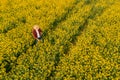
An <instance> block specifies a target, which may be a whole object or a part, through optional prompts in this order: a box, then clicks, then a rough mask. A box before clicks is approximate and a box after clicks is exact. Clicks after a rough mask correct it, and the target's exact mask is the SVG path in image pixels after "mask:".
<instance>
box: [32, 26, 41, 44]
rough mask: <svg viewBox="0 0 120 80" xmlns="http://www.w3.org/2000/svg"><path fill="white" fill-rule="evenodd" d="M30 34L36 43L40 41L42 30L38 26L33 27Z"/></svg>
mask: <svg viewBox="0 0 120 80" xmlns="http://www.w3.org/2000/svg"><path fill="white" fill-rule="evenodd" d="M32 34H33V37H34V38H35V40H36V42H37V41H40V40H41V39H42V30H41V29H40V28H39V26H38V25H34V26H33V30H32Z"/></svg>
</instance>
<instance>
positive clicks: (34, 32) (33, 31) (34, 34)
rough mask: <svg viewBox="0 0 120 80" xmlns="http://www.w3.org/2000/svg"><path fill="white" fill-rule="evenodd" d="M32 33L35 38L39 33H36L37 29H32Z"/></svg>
mask: <svg viewBox="0 0 120 80" xmlns="http://www.w3.org/2000/svg"><path fill="white" fill-rule="evenodd" d="M32 34H33V37H34V38H35V39H37V33H36V31H35V29H33V30H32Z"/></svg>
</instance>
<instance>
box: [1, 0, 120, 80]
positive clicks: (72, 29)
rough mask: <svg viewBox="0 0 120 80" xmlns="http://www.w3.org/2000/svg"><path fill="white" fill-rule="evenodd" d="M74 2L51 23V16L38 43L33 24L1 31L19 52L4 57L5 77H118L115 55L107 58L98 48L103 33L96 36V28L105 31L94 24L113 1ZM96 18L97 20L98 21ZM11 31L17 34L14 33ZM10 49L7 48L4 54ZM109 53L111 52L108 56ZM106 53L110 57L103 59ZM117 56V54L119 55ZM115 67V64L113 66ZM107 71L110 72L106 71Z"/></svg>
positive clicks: (46, 78)
mask: <svg viewBox="0 0 120 80" xmlns="http://www.w3.org/2000/svg"><path fill="white" fill-rule="evenodd" d="M72 1H73V2H72V3H69V4H70V5H67V7H65V6H64V5H63V6H64V9H62V10H64V11H63V12H62V13H60V11H58V13H60V14H59V16H56V17H54V16H53V15H54V14H52V16H51V18H52V17H54V18H53V19H52V21H51V22H49V20H50V19H48V21H47V22H46V24H45V25H46V27H42V28H43V39H42V41H41V42H38V43H37V44H34V39H32V40H31V38H32V35H31V29H32V28H31V27H30V26H31V25H30V23H27V24H25V25H24V26H25V27H24V28H23V27H19V26H17V27H16V28H15V29H14V28H11V29H10V30H9V29H8V31H6V32H5V34H4V32H3V33H1V34H0V35H1V36H0V37H1V38H4V37H5V36H7V38H5V39H6V40H8V41H10V42H11V43H9V45H11V46H13V45H14V46H13V47H12V48H11V47H9V49H13V50H14V49H16V51H12V50H11V51H10V53H9V54H7V55H5V56H7V57H5V56H4V58H3V61H2V62H3V63H1V64H0V65H2V66H3V67H1V69H2V68H4V69H6V70H3V71H2V72H1V73H2V74H3V75H2V77H3V78H6V79H12V78H16V79H18V78H21V79H22V78H23V79H33V80H35V79H40V80H54V79H55V80H58V79H67V80H70V79H98V78H101V79H102V77H103V78H104V79H105V78H107V77H109V75H110V76H112V75H113V76H116V77H118V75H119V73H118V74H117V75H115V74H114V73H115V72H118V71H116V70H117V69H118V68H117V66H118V62H117V60H116V59H115V61H111V60H114V57H113V56H112V58H113V59H111V60H108V61H107V58H108V59H109V58H110V57H107V56H106V55H105V54H102V53H100V52H99V50H98V49H97V48H98V47H100V48H102V47H101V45H104V44H99V43H100V42H99V39H100V38H99V37H100V36H99V35H97V34H99V33H98V32H95V31H94V30H96V31H99V32H102V31H103V30H104V29H101V28H100V30H101V31H100V30H99V27H96V26H95V25H100V24H97V21H98V22H99V23H100V21H99V18H100V20H101V21H102V17H101V15H102V14H103V15H105V13H104V12H105V11H106V10H107V9H109V8H110V9H111V7H110V6H111V5H112V4H114V3H111V2H110V1H100V2H99V1H92V2H90V1H89V0H88V1H87V0H86V1H79V0H76V1H75V0H72ZM66 2H67V0H66ZM48 4H49V3H48ZM48 4H46V5H48ZM101 5H102V6H101ZM113 7H114V6H113ZM37 8H39V6H37ZM113 9H114V8H113ZM51 10H52V8H51ZM54 10H60V9H59V7H58V9H54ZM54 10H53V11H54ZM43 11H44V10H43ZM36 12H37V11H36ZM58 13H56V15H58ZM49 15H50V13H49V12H48V14H46V16H45V17H46V18H45V17H43V15H42V16H41V18H43V21H44V19H45V20H47V18H48V17H47V16H49ZM99 16H100V17H99ZM34 17H35V15H34ZM34 20H35V19H34ZM38 20H39V19H38ZM95 20H97V21H96V22H95ZM31 21H32V20H31ZM38 22H39V21H38ZM41 22H42V21H41ZM44 23H45V22H43V23H42V24H41V25H42V26H43V25H44ZM48 26H49V27H48ZM94 26H95V27H94ZM18 30H20V33H18V34H16V31H18ZM92 30H93V31H92ZM115 30H116V29H115ZM22 32H24V33H22ZM12 33H14V34H16V35H13V36H11V34H12ZM23 34H24V35H23ZM106 34H107V32H106ZM18 35H21V36H23V38H22V39H21V38H20V37H18ZM100 35H101V34H100ZM25 37H27V38H25ZM97 37H98V38H97ZM19 40H20V41H19ZM21 40H23V41H21ZM97 40H98V42H97ZM1 41H3V43H1V44H2V45H4V44H7V42H6V41H4V39H3V40H1ZM29 41H30V42H29ZM118 43H119V42H118ZM20 44H21V45H20ZM90 44H91V45H90ZM111 44H112V43H111ZM111 44H110V46H111ZM113 44H115V43H113ZM19 45H20V46H19ZM99 45H100V46H99ZM106 46H108V48H109V44H106ZM2 48H3V47H2ZM5 48H7V46H5ZM94 48H95V49H94ZM108 48H106V49H108ZM116 48H117V47H116ZM9 49H8V50H9ZM4 51H5V50H3V51H1V52H2V53H3V52H4ZM108 51H109V49H108ZM8 52H9V51H8ZM8 52H7V51H6V52H5V53H8ZM103 53H104V52H103ZM110 55H111V54H110ZM110 55H109V54H108V56H110ZM104 56H106V57H107V58H104ZM116 56H117V57H118V55H116ZM89 61H90V62H89ZM110 62H112V63H113V64H111V63H110ZM93 63H94V64H93ZM102 63H103V64H102ZM100 64H101V65H100ZM104 64H106V65H104ZM110 64H111V65H110ZM109 66H110V67H112V68H111V69H112V70H113V72H114V73H113V74H109V73H110V71H109V70H110V68H108V69H107V67H109ZM113 66H115V67H114V68H113ZM103 67H105V68H103ZM106 70H107V73H106V74H104V73H105V71H106ZM93 71H94V72H95V73H94V72H93ZM100 72H101V74H102V72H103V74H102V77H101V76H100ZM88 74H89V75H88ZM106 76H107V77H106Z"/></svg>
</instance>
